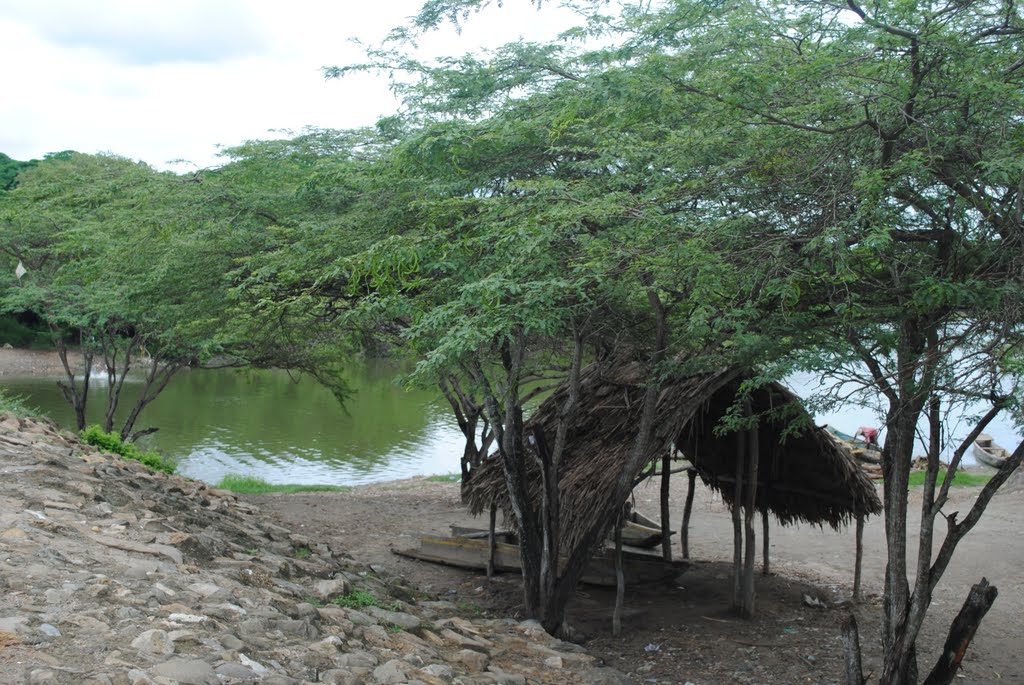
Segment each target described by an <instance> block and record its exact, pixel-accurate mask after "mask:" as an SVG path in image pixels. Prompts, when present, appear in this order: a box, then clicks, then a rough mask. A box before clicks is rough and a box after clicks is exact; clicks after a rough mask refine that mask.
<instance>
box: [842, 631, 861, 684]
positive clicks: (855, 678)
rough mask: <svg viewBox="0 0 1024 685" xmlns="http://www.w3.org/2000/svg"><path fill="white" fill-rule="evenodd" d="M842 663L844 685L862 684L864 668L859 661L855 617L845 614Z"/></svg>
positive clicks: (858, 643)
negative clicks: (844, 674)
mask: <svg viewBox="0 0 1024 685" xmlns="http://www.w3.org/2000/svg"><path fill="white" fill-rule="evenodd" d="M842 634H843V663H844V664H845V671H846V685H864V683H866V682H867V678H865V677H864V668H863V667H862V666H861V661H860V631H859V630H858V629H857V618H856V617H855V616H854V615H853V614H847V615H846V618H844V619H843V623H842Z"/></svg>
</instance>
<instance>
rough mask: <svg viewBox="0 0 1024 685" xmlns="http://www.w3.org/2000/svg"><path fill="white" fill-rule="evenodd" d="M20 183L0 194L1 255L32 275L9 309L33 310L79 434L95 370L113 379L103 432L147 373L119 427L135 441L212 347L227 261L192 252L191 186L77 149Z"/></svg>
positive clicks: (12, 295) (8, 299) (10, 297)
mask: <svg viewBox="0 0 1024 685" xmlns="http://www.w3.org/2000/svg"><path fill="white" fill-rule="evenodd" d="M19 181H20V183H19V185H18V187H16V188H15V189H13V190H11V191H10V192H8V193H6V194H5V196H4V197H3V198H2V199H0V202H2V207H0V212H2V219H0V245H2V247H0V249H2V250H3V252H4V253H5V254H6V255H9V257H10V258H11V259H13V261H14V262H18V261H20V262H21V263H23V264H24V266H25V268H26V269H27V272H26V273H25V274H24V276H23V277H22V278H21V279H18V281H17V283H13V284H12V285H13V286H14V287H12V288H10V289H9V290H8V291H7V293H6V296H5V298H4V306H5V307H6V308H7V309H8V310H11V311H31V312H34V313H35V314H36V315H37V316H39V317H40V318H41V319H42V320H43V321H44V322H45V323H46V324H47V326H48V327H49V328H50V331H51V338H52V342H53V344H54V346H55V347H56V349H57V351H58V353H59V355H60V358H61V361H62V363H63V366H64V371H65V378H64V380H63V381H61V382H60V383H59V386H60V389H61V391H62V393H63V394H64V397H65V398H66V399H67V401H68V402H69V403H70V404H71V406H72V408H73V410H74V412H75V419H76V423H77V425H78V427H79V428H80V429H81V428H84V427H85V425H86V421H87V418H86V412H87V407H88V401H89V397H90V386H91V384H92V382H93V380H94V377H95V374H97V373H102V374H104V375H105V376H106V381H107V385H108V394H107V404H106V407H105V409H104V413H103V420H102V427H103V428H104V430H106V431H111V430H113V428H114V425H115V422H116V421H117V417H116V414H117V412H118V408H119V405H120V400H121V397H122V390H123V388H124V384H125V381H126V379H127V377H128V375H129V373H130V372H132V371H133V370H136V369H140V370H141V371H142V388H141V393H140V394H139V396H138V398H137V400H136V401H135V402H134V404H133V406H132V407H130V408H128V410H127V414H126V415H125V416H124V418H123V421H121V423H120V427H119V432H120V433H121V436H122V438H123V439H129V438H132V437H137V436H138V433H137V432H136V431H135V430H134V429H135V426H136V423H137V421H138V419H139V415H140V413H141V412H142V410H143V409H144V408H145V407H146V406H147V405H148V404H150V403H151V402H152V401H153V400H154V399H155V398H156V397H157V396H158V395H159V393H160V392H161V391H162V390H163V389H164V388H165V387H166V386H167V384H168V382H169V381H170V379H171V378H172V377H173V376H174V374H175V373H176V372H177V371H178V370H180V369H181V368H183V367H184V366H186V365H188V364H190V363H193V362H194V361H195V360H196V359H198V358H199V357H201V356H203V355H204V354H205V353H207V352H208V351H209V350H210V349H211V348H212V347H213V344H214V343H213V334H214V331H215V330H216V327H217V321H218V319H217V315H216V314H215V311H216V310H217V308H218V306H219V302H220V301H222V298H223V294H224V292H225V291H224V288H223V287H218V283H219V279H220V277H221V275H222V274H223V272H224V266H223V264H222V263H220V264H218V263H216V260H214V259H210V258H209V257H210V255H206V258H204V257H203V255H201V254H199V253H197V252H195V251H192V249H191V248H192V244H191V241H190V238H191V235H192V229H193V223H194V222H195V213H194V211H192V210H193V207H192V205H191V203H190V202H189V199H188V198H189V190H190V187H189V183H188V181H187V180H185V179H181V178H178V177H175V176H173V175H170V174H159V173H157V172H155V171H153V170H152V169H150V168H149V167H147V166H145V165H143V164H138V163H134V162H131V161H129V160H125V159H121V158H116V157H109V156H92V155H79V154H71V155H63V156H61V157H56V158H48V159H46V160H44V161H43V162H40V163H39V165H38V166H36V167H35V168H33V169H30V170H28V171H26V172H24V173H23V174H22V175H21V176H20V177H19ZM183 264H188V265H189V268H188V269H185V268H183V267H182V265H183ZM69 345H74V346H75V347H77V349H78V351H79V352H80V353H81V359H82V363H81V366H78V365H77V364H76V363H75V360H74V357H73V356H72V355H71V354H70V352H71V350H70V349H69ZM97 365H98V366H99V368H98V369H97ZM144 432H148V431H144Z"/></svg>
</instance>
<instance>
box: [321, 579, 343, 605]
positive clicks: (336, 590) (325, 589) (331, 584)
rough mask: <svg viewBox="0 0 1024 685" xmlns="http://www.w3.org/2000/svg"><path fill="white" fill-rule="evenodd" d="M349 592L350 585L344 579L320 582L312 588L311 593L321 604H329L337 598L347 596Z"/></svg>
mask: <svg viewBox="0 0 1024 685" xmlns="http://www.w3.org/2000/svg"><path fill="white" fill-rule="evenodd" d="M351 591H352V584H351V583H350V582H348V581H347V580H345V579H344V578H332V579H330V580H320V581H317V583H316V585H314V586H313V592H314V593H315V594H316V598H317V599H319V600H320V601H322V602H330V601H331V600H333V599H335V598H337V597H342V596H344V595H347V594H348V593H350V592H351Z"/></svg>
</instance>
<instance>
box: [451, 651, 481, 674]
mask: <svg viewBox="0 0 1024 685" xmlns="http://www.w3.org/2000/svg"><path fill="white" fill-rule="evenodd" d="M452 660H453V661H455V662H456V663H459V664H462V665H463V666H465V667H466V669H467V670H468V671H470V672H471V673H479V672H481V671H483V670H484V669H485V668H487V664H488V662H489V661H490V659H489V658H488V657H487V655H486V654H483V653H481V652H478V651H476V650H474V649H460V650H459V651H457V652H455V654H453V655H452Z"/></svg>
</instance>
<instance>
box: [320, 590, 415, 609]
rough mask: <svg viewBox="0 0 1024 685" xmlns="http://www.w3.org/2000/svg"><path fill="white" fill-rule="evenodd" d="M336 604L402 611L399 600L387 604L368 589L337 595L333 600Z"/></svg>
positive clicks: (352, 607) (356, 607)
mask: <svg viewBox="0 0 1024 685" xmlns="http://www.w3.org/2000/svg"><path fill="white" fill-rule="evenodd" d="M331 601H332V602H333V603H334V604H337V605H338V606H340V607H345V608H346V609H365V608H366V607H380V608H381V609H388V610H389V611H401V608H402V605H401V604H399V603H398V602H391V603H390V604H385V603H384V602H382V601H381V600H379V599H377V596H376V595H375V594H373V593H372V592H368V591H366V590H353V591H352V592H350V593H348V594H347V595H342V596H341V597H335V598H334V599H333V600H331Z"/></svg>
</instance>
